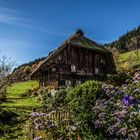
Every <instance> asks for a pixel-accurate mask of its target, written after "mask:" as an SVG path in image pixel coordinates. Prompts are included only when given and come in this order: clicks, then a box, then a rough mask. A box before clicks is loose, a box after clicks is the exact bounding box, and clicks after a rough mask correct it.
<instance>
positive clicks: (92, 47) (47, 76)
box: [31, 31, 116, 87]
mask: <svg viewBox="0 0 140 140" xmlns="http://www.w3.org/2000/svg"><path fill="white" fill-rule="evenodd" d="M111 73H116V68H115V64H114V60H113V57H112V53H111V52H109V51H108V50H106V49H105V48H103V47H102V46H99V45H98V44H97V43H95V42H93V41H91V40H89V39H87V38H85V37H84V36H83V32H82V31H77V32H76V33H75V34H74V35H72V36H71V37H70V38H69V39H68V40H66V41H65V42H64V43H63V44H62V45H61V46H60V47H59V48H58V49H57V50H55V51H54V52H52V53H50V54H49V56H48V57H47V58H46V60H45V61H44V62H43V63H42V64H41V65H40V66H38V68H37V69H36V70H35V71H34V72H33V73H32V74H31V78H32V79H38V80H39V82H40V84H41V85H43V86H53V87H59V86H63V85H64V86H74V85H75V84H79V83H82V82H83V81H85V80H90V79H98V78H103V77H105V76H106V74H111Z"/></svg>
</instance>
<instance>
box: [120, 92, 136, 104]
mask: <svg viewBox="0 0 140 140" xmlns="http://www.w3.org/2000/svg"><path fill="white" fill-rule="evenodd" d="M122 102H123V104H124V105H125V106H130V105H133V104H134V103H133V97H132V96H129V95H124V97H123V99H122Z"/></svg>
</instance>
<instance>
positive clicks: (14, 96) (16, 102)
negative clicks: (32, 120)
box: [0, 81, 39, 140]
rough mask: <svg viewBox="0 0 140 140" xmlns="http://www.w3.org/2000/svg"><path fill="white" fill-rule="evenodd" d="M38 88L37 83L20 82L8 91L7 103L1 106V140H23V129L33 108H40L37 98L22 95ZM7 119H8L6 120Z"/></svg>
mask: <svg viewBox="0 0 140 140" xmlns="http://www.w3.org/2000/svg"><path fill="white" fill-rule="evenodd" d="M36 87H38V82H37V81H28V82H19V83H15V84H12V85H11V86H10V87H8V89H7V101H6V102H4V103H2V104H1V108H2V110H0V111H1V113H0V117H1V120H2V118H4V119H3V121H0V140H7V139H8V140H11V139H13V140H23V132H22V129H23V127H24V124H25V121H26V120H27V119H28V114H29V113H30V112H31V111H32V108H38V107H39V103H38V102H37V99H36V97H34V96H33V95H30V96H28V97H27V96H25V97H23V96H21V94H23V93H25V92H27V91H28V90H30V89H31V90H32V89H34V88H36ZM5 117H7V119H6V120H5Z"/></svg>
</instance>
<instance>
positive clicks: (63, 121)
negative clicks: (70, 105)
mask: <svg viewBox="0 0 140 140" xmlns="http://www.w3.org/2000/svg"><path fill="white" fill-rule="evenodd" d="M45 114H48V115H45ZM41 117H42V118H45V119H46V120H48V121H50V122H49V125H48V127H49V126H53V125H54V124H55V125H59V126H62V125H65V126H69V125H70V115H69V111H68V110H67V109H64V108H60V109H57V110H55V111H51V112H48V113H42V115H41ZM39 118H40V117H39ZM37 131H38V129H35V127H33V128H32V130H31V133H30V136H29V137H30V139H31V140H34V138H35V137H36V132H37Z"/></svg>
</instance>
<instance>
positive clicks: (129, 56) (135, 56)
mask: <svg viewBox="0 0 140 140" xmlns="http://www.w3.org/2000/svg"><path fill="white" fill-rule="evenodd" d="M125 67H128V68H140V50H138V53H137V51H130V52H126V53H121V54H120V55H119V59H118V61H117V68H118V69H122V68H125Z"/></svg>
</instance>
